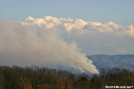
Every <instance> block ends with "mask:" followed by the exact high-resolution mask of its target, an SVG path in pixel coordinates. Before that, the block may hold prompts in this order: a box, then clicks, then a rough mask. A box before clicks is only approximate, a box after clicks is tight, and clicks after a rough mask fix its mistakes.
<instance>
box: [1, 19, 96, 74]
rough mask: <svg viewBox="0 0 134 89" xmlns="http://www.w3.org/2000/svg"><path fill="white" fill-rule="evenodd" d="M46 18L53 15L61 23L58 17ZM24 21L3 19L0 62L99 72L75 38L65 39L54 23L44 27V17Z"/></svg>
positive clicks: (56, 21) (54, 21)
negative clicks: (72, 39) (74, 40)
mask: <svg viewBox="0 0 134 89" xmlns="http://www.w3.org/2000/svg"><path fill="white" fill-rule="evenodd" d="M46 19H47V20H50V19H51V20H52V21H51V23H52V24H54V23H56V24H60V23H59V22H58V20H55V18H50V17H49V18H48V17H47V18H46ZM53 19H54V20H53ZM29 20H30V21H29ZM25 21H27V22H26V23H22V24H20V23H15V22H13V21H2V22H0V65H8V66H12V65H18V66H30V65H39V66H47V67H51V68H58V67H59V66H64V67H66V68H72V69H75V70H80V71H82V72H85V71H88V72H90V73H98V70H97V69H96V67H95V66H94V65H93V63H92V61H91V60H89V59H87V57H86V55H85V54H84V53H81V52H80V49H79V48H78V47H77V44H76V43H75V42H70V43H69V42H66V41H64V40H63V39H62V38H61V37H60V36H59V33H58V31H57V30H54V29H53V27H51V30H50V28H47V27H46V28H43V27H41V25H42V24H45V25H48V23H45V22H46V21H45V20H44V19H41V18H40V19H34V18H32V17H28V18H27V19H26V20H25ZM29 23H30V24H29ZM31 23H32V24H31ZM35 24H36V25H35ZM54 25H55V24H54Z"/></svg>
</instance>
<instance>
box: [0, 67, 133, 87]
mask: <svg viewBox="0 0 134 89" xmlns="http://www.w3.org/2000/svg"><path fill="white" fill-rule="evenodd" d="M106 85H109V86H110V85H111V86H116V85H118V86H134V72H133V71H129V70H127V69H119V68H102V69H100V74H98V75H96V74H94V75H93V76H89V75H87V74H73V73H71V72H69V71H64V70H56V69H48V68H39V67H37V66H31V67H25V68H24V67H23V68H22V67H18V66H13V67H8V66H1V67H0V89H105V86H106Z"/></svg>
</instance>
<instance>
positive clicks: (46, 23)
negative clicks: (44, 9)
mask: <svg viewBox="0 0 134 89" xmlns="http://www.w3.org/2000/svg"><path fill="white" fill-rule="evenodd" d="M21 23H22V25H39V26H41V27H46V28H47V29H52V28H55V29H58V27H63V29H62V30H66V31H68V32H71V31H73V30H75V31H81V32H85V30H86V32H88V33H92V32H95V33H107V34H112V35H116V36H130V37H134V31H133V30H134V26H133V25H130V26H126V27H125V26H120V25H118V24H115V23H114V22H108V23H104V24H102V23H100V22H87V21H84V20H82V19H76V20H73V19H70V18H67V19H66V18H56V17H52V16H45V17H44V18H33V17H30V16H29V17H28V18H26V19H25V21H23V22H21Z"/></svg>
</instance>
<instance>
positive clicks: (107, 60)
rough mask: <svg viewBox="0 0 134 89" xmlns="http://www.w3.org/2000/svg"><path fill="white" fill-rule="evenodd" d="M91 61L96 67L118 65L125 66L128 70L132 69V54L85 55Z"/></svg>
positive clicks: (133, 60)
mask: <svg viewBox="0 0 134 89" xmlns="http://www.w3.org/2000/svg"><path fill="white" fill-rule="evenodd" d="M87 57H88V58H89V59H91V60H92V61H93V64H94V65H95V66H96V67H97V69H98V70H99V69H101V68H107V67H118V68H126V69H129V70H134V54H126V55H105V54H99V55H91V56H87Z"/></svg>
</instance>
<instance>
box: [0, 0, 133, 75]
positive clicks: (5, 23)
mask: <svg viewBox="0 0 134 89" xmlns="http://www.w3.org/2000/svg"><path fill="white" fill-rule="evenodd" d="M133 3H134V0H101V1H100V0H83V1H82V0H0V61H1V62H0V65H2V64H5V65H32V64H35V65H36V64H37V65H43V64H45V65H48V66H50V65H53V67H54V68H55V67H57V66H59V65H60V66H64V67H69V68H70V67H71V68H73V69H78V70H80V71H89V72H91V73H98V70H97V69H96V67H95V65H93V63H92V61H91V60H89V59H87V57H86V55H95V54H108V55H115V54H134V11H133V8H134V5H133ZM51 67H52V66H51Z"/></svg>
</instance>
